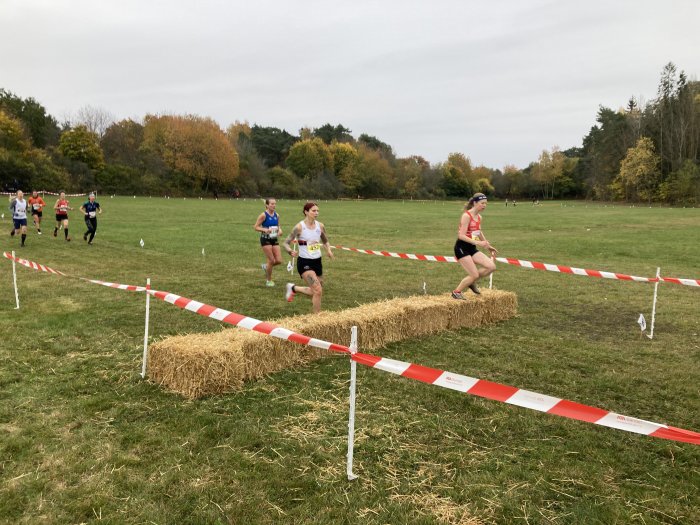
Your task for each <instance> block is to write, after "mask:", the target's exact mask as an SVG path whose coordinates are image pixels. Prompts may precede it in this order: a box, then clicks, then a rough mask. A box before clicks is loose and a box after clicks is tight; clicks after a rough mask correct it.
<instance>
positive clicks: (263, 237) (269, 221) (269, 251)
mask: <svg viewBox="0 0 700 525" xmlns="http://www.w3.org/2000/svg"><path fill="white" fill-rule="evenodd" d="M276 206H277V201H276V200H275V199H265V211H264V212H262V213H261V214H260V215H258V220H256V221H255V225H254V226H253V229H254V230H255V231H256V232H260V246H262V250H263V253H264V254H265V257H266V258H267V262H264V263H262V265H261V267H262V269H263V271H264V272H265V277H266V280H265V286H274V285H275V282H274V281H273V280H272V268H274V267H275V266H277V265H278V264H282V253H281V252H280V247H279V241H278V238H279V236H280V235H282V228H281V227H280V217H279V215H277V212H276V211H275V207H276Z"/></svg>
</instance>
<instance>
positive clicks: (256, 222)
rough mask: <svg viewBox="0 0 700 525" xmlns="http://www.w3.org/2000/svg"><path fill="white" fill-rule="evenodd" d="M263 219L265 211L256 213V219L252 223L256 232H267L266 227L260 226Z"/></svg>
mask: <svg viewBox="0 0 700 525" xmlns="http://www.w3.org/2000/svg"><path fill="white" fill-rule="evenodd" d="M264 220H265V213H261V214H260V215H258V220H256V221H255V224H254V225H253V229H254V230H255V231H256V232H260V233H268V231H267V228H263V227H262V226H261V224H262V223H263V221H264Z"/></svg>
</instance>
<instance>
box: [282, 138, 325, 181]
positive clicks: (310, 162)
mask: <svg viewBox="0 0 700 525" xmlns="http://www.w3.org/2000/svg"><path fill="white" fill-rule="evenodd" d="M286 164H287V167H289V169H291V170H292V171H293V172H294V173H295V174H296V175H297V177H299V178H301V179H308V180H311V179H314V178H315V177H318V176H319V175H321V174H322V173H323V172H324V171H326V172H332V171H333V155H332V153H331V151H330V149H329V148H328V146H327V145H326V144H325V143H324V142H323V141H322V140H321V139H320V138H314V139H311V140H302V141H299V142H297V143H295V144H294V145H293V146H292V147H291V148H290V150H289V155H288V156H287V161H286Z"/></svg>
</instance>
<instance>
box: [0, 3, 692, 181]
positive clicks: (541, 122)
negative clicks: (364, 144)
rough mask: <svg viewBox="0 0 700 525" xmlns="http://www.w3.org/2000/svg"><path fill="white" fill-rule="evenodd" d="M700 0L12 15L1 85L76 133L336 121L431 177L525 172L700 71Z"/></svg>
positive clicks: (139, 6)
mask: <svg viewBox="0 0 700 525" xmlns="http://www.w3.org/2000/svg"><path fill="white" fill-rule="evenodd" d="M698 20H700V1H698V0H678V1H669V2H660V1H649V0H637V1H614V0H607V1H601V0H589V1H585V2H582V1H568V0H559V1H545V0H538V1H527V0H523V1H515V0H503V1H498V0H492V1H479V2H476V1H466V0H465V1H448V0H432V1H420V2H418V1H408V0H404V1H394V0H391V1H381V0H376V1H366V0H353V1H349V2H337V1H333V0H324V1H316V0H314V1H293V0H263V1H255V0H254V1H250V0H249V1H246V2H242V1H215V0H199V1H193V0H190V1H186V0H168V1H150V0H118V1H116V0H89V1H83V0H76V1H68V0H0V49H1V50H2V51H1V52H0V87H4V88H5V89H9V90H10V91H12V92H14V93H16V94H17V95H19V96H22V97H29V96H32V97H34V98H36V99H37V100H38V101H39V102H41V103H42V104H44V106H46V108H47V110H48V111H49V112H50V113H51V114H53V115H55V116H56V117H57V118H59V120H60V119H62V118H63V117H65V116H66V115H69V114H71V113H73V112H75V111H77V110H78V109H79V108H80V107H82V106H86V105H92V106H98V107H102V108H104V109H107V110H108V111H110V112H111V113H113V114H114V115H115V116H116V117H117V118H125V117H136V118H142V117H143V116H144V115H145V114H146V113H159V112H171V113H195V114H199V115H206V116H210V117H212V118H214V119H215V120H216V121H217V122H219V124H220V125H221V126H222V127H223V128H225V127H227V126H228V125H229V124H230V123H232V122H233V121H235V120H248V121H249V122H250V123H251V124H253V123H258V124H261V125H267V126H277V127H281V128H285V129H287V130H288V131H290V132H291V133H297V131H298V130H299V128H301V127H302V126H309V127H318V126H320V125H323V124H325V123H326V122H330V123H332V124H337V123H342V124H343V125H345V126H347V127H349V128H350V129H351V130H352V132H353V135H354V136H356V137H357V136H358V135H359V134H360V133H368V134H370V135H375V136H377V137H378V138H380V139H381V140H383V141H384V142H387V143H388V144H390V145H392V146H393V147H394V149H395V152H396V153H397V155H400V156H408V155H413V154H418V155H422V156H424V157H425V158H427V159H428V160H430V161H431V162H439V161H443V160H445V159H446V158H447V155H448V153H450V152H453V151H459V152H462V153H464V154H466V155H468V156H469V157H471V159H472V161H473V162H474V163H475V164H485V165H487V166H489V167H493V168H502V167H503V166H504V165H505V164H515V165H517V166H519V167H524V166H526V165H527V164H528V163H529V162H530V161H533V160H536V158H537V156H538V155H539V153H540V152H541V151H542V149H545V148H547V149H548V148H551V147H552V146H554V145H558V146H560V147H561V148H562V149H566V148H568V147H570V146H578V145H580V144H581V139H582V137H583V136H584V135H585V134H586V133H587V132H588V130H589V129H590V127H591V126H592V125H593V124H594V121H595V115H596V112H597V109H598V105H599V104H602V105H606V106H609V107H612V108H615V109H617V108H618V107H621V106H624V105H625V103H626V101H627V100H628V98H629V97H630V96H633V95H634V96H637V97H642V98H643V99H644V100H650V99H652V98H654V96H655V93H656V87H657V84H658V80H659V75H660V72H661V69H662V68H663V66H664V64H666V63H667V62H669V61H673V62H674V63H675V64H676V65H677V66H678V68H679V69H683V70H685V72H686V73H687V74H688V75H689V76H690V77H691V78H694V79H697V78H698V76H699V75H698V74H699V73H700V31H698V28H697V23H698Z"/></svg>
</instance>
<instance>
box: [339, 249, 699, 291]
mask: <svg viewBox="0 0 700 525" xmlns="http://www.w3.org/2000/svg"><path fill="white" fill-rule="evenodd" d="M333 248H337V249H339V250H346V251H349V252H357V253H364V254H367V255H380V256H382V257H395V258H398V259H410V260H414V261H432V262H447V263H455V262H457V259H456V258H455V257H453V256H450V255H422V254H419V253H401V252H388V251H383V250H382V251H376V250H362V249H360V248H349V247H347V246H340V245H337V246H333ZM496 261H498V262H501V263H505V264H512V265H514V266H520V267H521V268H531V269H535V270H545V271H548V272H558V273H570V274H572V275H585V276H588V277H601V278H603V279H618V280H621V281H637V282H642V283H655V282H657V281H662V282H667V283H674V284H682V285H685V286H699V287H700V279H680V278H677V277H659V278H658V279H657V278H656V277H637V276H635V275H626V274H624V273H614V272H604V271H602V270H586V269H585V268H575V267H573V266H563V265H560V264H549V263H541V262H535V261H525V260H522V259H510V258H508V257H496Z"/></svg>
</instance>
